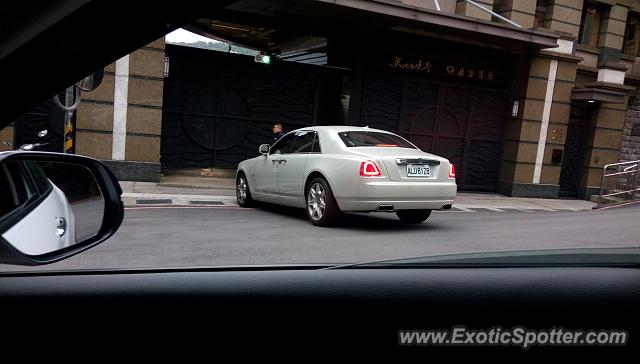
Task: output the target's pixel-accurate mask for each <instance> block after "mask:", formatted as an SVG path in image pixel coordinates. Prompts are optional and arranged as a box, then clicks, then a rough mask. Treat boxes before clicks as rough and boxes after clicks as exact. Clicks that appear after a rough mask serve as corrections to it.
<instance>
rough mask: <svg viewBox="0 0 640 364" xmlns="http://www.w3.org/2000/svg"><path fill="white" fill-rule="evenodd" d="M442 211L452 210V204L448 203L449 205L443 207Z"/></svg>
mask: <svg viewBox="0 0 640 364" xmlns="http://www.w3.org/2000/svg"><path fill="white" fill-rule="evenodd" d="M442 209H443V210H449V209H451V204H450V203H448V204H446V205H443V206H442Z"/></svg>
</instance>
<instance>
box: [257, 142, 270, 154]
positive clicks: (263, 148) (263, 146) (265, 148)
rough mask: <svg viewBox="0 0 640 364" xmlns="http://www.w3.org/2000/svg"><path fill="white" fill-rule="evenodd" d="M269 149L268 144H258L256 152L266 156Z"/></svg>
mask: <svg viewBox="0 0 640 364" xmlns="http://www.w3.org/2000/svg"><path fill="white" fill-rule="evenodd" d="M270 148H271V146H270V145H269V144H260V148H259V149H258V151H259V152H260V154H262V155H267V154H269V149H270Z"/></svg>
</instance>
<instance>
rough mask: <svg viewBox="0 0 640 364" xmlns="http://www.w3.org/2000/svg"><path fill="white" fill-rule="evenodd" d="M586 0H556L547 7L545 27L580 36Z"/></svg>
mask: <svg viewBox="0 0 640 364" xmlns="http://www.w3.org/2000/svg"><path fill="white" fill-rule="evenodd" d="M583 3H584V0H555V1H553V3H552V4H551V5H549V6H548V7H547V20H546V21H545V28H549V29H550V30H555V31H558V32H562V33H564V34H566V35H569V36H573V37H575V38H577V37H578V34H579V33H580V21H581V20H582V5H583Z"/></svg>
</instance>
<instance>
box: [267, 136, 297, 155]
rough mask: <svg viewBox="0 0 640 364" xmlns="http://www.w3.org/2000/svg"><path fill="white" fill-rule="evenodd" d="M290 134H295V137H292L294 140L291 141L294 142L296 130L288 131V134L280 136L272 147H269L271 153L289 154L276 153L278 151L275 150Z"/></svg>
mask: <svg viewBox="0 0 640 364" xmlns="http://www.w3.org/2000/svg"><path fill="white" fill-rule="evenodd" d="M290 135H293V139H292V141H291V142H290V143H293V141H294V140H295V139H296V136H295V131H291V132H288V133H287V134H285V135H283V136H282V137H280V139H278V140H276V142H275V143H273V145H271V147H270V148H269V155H281V154H282V155H284V154H287V153H276V152H274V151H275V150H278V148H277V147H278V146H279V145H280V144H282V143H284V141H285V140H286V138H289V136H290Z"/></svg>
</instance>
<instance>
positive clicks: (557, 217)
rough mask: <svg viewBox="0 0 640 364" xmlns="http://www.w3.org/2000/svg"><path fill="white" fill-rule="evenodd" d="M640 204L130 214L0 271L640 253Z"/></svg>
mask: <svg viewBox="0 0 640 364" xmlns="http://www.w3.org/2000/svg"><path fill="white" fill-rule="evenodd" d="M639 222H640V205H633V206H628V207H621V208H614V209H608V210H598V211H575V212H571V211H565V212H542V211H539V212H490V211H487V212H475V213H470V212H452V211H447V212H434V213H433V214H432V216H431V217H430V218H429V220H428V221H427V222H426V223H424V224H420V225H409V226H407V225H403V224H401V223H400V222H399V221H398V220H397V219H396V217H395V214H392V213H391V214H390V213H371V214H346V215H344V218H343V219H342V221H341V223H340V225H339V226H337V227H333V228H320V227H315V226H313V225H311V224H310V223H309V222H308V221H307V220H306V216H305V214H304V211H303V210H297V209H290V208H282V207H276V206H261V207H260V208H253V209H242V208H238V207H211V208H177V207H167V208H140V209H127V210H126V217H125V221H124V223H123V226H122V227H121V228H120V230H119V231H118V233H116V235H114V236H113V237H112V238H111V239H109V240H107V241H106V242H104V243H102V244H101V245H99V246H97V247H95V248H93V249H91V250H89V251H86V252H84V253H82V254H79V255H76V256H74V257H72V258H69V259H68V260H66V261H62V262H59V263H55V264H52V265H49V266H44V267H36V268H32V267H10V266H0V271H6V270H33V269H47V270H52V269H55V270H57V269H91V268H138V267H187V266H222V265H245V264H289V263H351V262H360V261H372V260H380V259H393V258H404V257H410V256H425V255H435V254H450V253H464V252H483V251H504V250H528V249H554V248H577V247H620V246H635V247H640V235H638V232H639V231H640V230H639V229H638V224H639Z"/></svg>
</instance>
